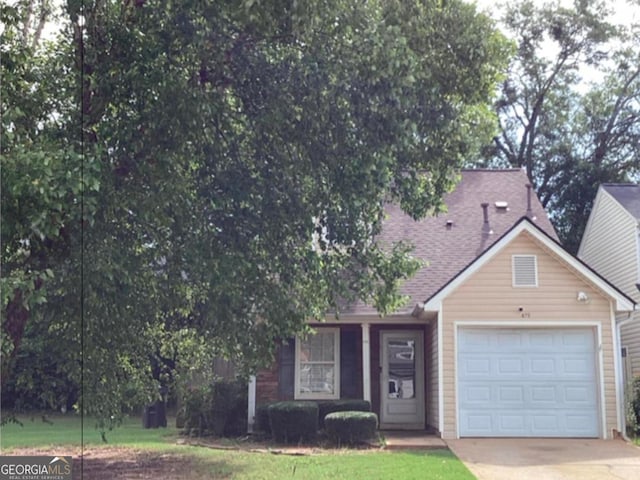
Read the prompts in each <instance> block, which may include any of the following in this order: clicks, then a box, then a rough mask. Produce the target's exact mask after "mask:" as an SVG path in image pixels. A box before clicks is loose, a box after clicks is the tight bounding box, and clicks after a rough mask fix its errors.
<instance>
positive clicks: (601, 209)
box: [578, 189, 640, 302]
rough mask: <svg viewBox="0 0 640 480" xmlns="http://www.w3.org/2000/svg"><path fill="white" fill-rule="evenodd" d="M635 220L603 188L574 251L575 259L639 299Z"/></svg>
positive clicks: (633, 297)
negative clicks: (582, 237)
mask: <svg viewBox="0 0 640 480" xmlns="http://www.w3.org/2000/svg"><path fill="white" fill-rule="evenodd" d="M637 235H638V232H637V226H636V220H635V219H634V218H633V217H632V216H631V215H630V214H629V212H627V210H625V209H624V207H622V205H620V204H619V203H618V202H617V201H616V200H615V199H614V198H613V197H611V195H609V194H608V193H607V192H606V191H604V190H602V189H601V190H600V192H599V194H598V199H597V201H596V204H595V205H594V208H593V212H592V214H591V219H590V221H589V224H588V226H587V229H586V231H585V234H584V240H583V241H582V245H581V246H580V251H579V252H578V256H579V258H580V259H581V260H582V261H583V262H585V263H586V264H587V265H589V266H590V267H591V268H593V269H594V270H595V271H596V272H598V273H599V274H600V275H602V276H603V277H604V278H606V279H607V280H608V281H609V282H611V283H612V284H614V285H615V286H616V287H618V288H619V289H620V290H621V291H623V292H624V293H626V294H627V295H628V296H629V297H631V298H632V299H633V300H634V301H636V302H640V292H638V289H637V288H636V283H637V282H638V240H637V238H636V237H637Z"/></svg>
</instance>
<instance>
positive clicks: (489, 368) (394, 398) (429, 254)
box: [249, 170, 634, 438]
mask: <svg viewBox="0 0 640 480" xmlns="http://www.w3.org/2000/svg"><path fill="white" fill-rule="evenodd" d="M445 203H446V205H447V207H448V211H447V213H445V214H441V215H438V216H434V217H429V218H425V219H423V220H421V221H414V220H413V219H411V218H410V217H409V216H407V215H405V214H404V213H403V212H402V211H401V210H400V209H399V208H398V207H396V206H394V205H389V206H388V208H387V214H388V216H387V219H386V221H385V224H384V226H383V232H382V234H381V236H380V238H379V239H378V241H380V242H392V241H397V240H407V241H409V242H411V243H412V244H413V245H414V247H415V250H414V255H415V256H417V257H419V258H421V259H423V260H424V261H425V262H427V265H426V266H425V267H424V268H422V269H421V270H420V271H419V272H418V273H417V274H416V275H415V276H414V277H412V278H411V279H409V280H407V281H406V282H405V283H404V284H403V286H402V292H403V293H405V294H406V295H407V297H408V299H409V300H408V302H407V303H406V305H405V307H404V308H401V309H399V310H398V311H396V312H395V313H393V314H391V315H387V316H380V315H379V314H378V312H376V311H375V309H373V308H372V307H371V306H369V305H365V304H362V303H357V304H354V305H350V306H348V307H346V308H344V309H343V310H342V311H341V312H340V318H339V320H337V319H336V318H335V316H334V315H327V317H326V320H325V322H323V323H316V324H314V325H313V326H314V329H315V331H316V334H315V335H313V336H310V337H308V338H295V339H290V340H289V341H288V342H285V343H284V344H283V345H282V346H281V347H280V349H279V354H278V356H277V361H276V362H275V363H274V365H272V366H270V367H269V368H265V369H264V370H263V371H261V372H259V373H258V374H257V375H256V377H255V380H254V381H252V382H251V384H250V387H249V404H250V413H249V415H250V416H251V414H252V412H253V409H255V404H256V403H257V404H260V403H265V402H269V401H275V400H288V399H300V400H322V399H338V398H359V399H365V400H369V401H370V402H371V404H372V410H373V411H375V412H376V413H377V414H378V416H379V419H380V427H381V428H382V429H417V430H426V431H432V432H434V433H436V434H438V435H441V436H442V437H443V438H459V437H594V438H595V437H597V438H612V437H613V436H615V432H617V431H620V430H621V428H622V411H621V409H620V405H621V380H620V365H619V362H618V357H617V356H616V355H615V352H616V351H617V344H618V339H617V328H616V325H617V323H616V322H617V320H616V316H617V315H619V314H626V312H628V311H631V310H632V309H633V306H634V304H633V301H632V300H631V299H630V298H628V297H627V296H626V295H624V294H623V293H622V292H620V291H619V290H618V289H616V288H615V287H614V286H612V285H611V284H610V283H609V282H607V281H606V280H605V279H604V278H603V277H601V276H600V275H598V274H597V273H595V272H594V271H593V270H592V269H590V268H589V267H587V266H586V265H585V264H584V263H583V262H581V261H580V260H578V259H577V258H576V257H574V256H572V255H570V254H569V253H567V252H566V251H565V250H564V249H563V248H562V246H561V245H560V244H559V243H558V240H557V237H556V233H555V231H554V229H553V227H552V225H551V223H550V221H549V219H548V217H547V215H546V213H545V211H544V209H543V207H542V205H541V204H540V202H539V201H538V199H537V198H536V196H535V193H534V192H533V191H532V189H531V187H530V185H528V179H527V176H526V174H525V173H524V172H523V171H521V170H465V171H463V172H462V179H461V181H460V183H459V184H458V186H457V188H456V189H455V190H454V191H453V192H451V193H450V194H448V195H447V196H446V197H445Z"/></svg>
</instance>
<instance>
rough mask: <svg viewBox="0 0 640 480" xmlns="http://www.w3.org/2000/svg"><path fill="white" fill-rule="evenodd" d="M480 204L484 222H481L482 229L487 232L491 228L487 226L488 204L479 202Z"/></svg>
mask: <svg viewBox="0 0 640 480" xmlns="http://www.w3.org/2000/svg"><path fill="white" fill-rule="evenodd" d="M480 205H481V206H482V215H483V216H484V223H483V224H482V231H483V232H484V233H489V232H490V231H491V228H490V227H489V204H488V203H481V204H480Z"/></svg>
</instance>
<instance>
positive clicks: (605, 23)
mask: <svg viewBox="0 0 640 480" xmlns="http://www.w3.org/2000/svg"><path fill="white" fill-rule="evenodd" d="M610 13H611V12H610V11H608V10H607V5H606V3H604V2H598V1H577V2H575V5H574V6H573V7H566V6H563V5H561V4H560V3H557V2H556V3H549V4H544V5H541V4H539V3H536V2H532V1H528V0H526V1H518V2H512V3H509V4H508V5H507V8H506V9H505V13H504V18H503V24H504V26H505V28H506V30H507V32H508V34H509V35H511V36H512V38H514V39H515V41H516V42H517V45H518V50H517V54H516V56H515V57H514V58H513V61H512V63H511V66H510V70H509V76H508V78H507V79H506V80H505V81H504V83H503V85H502V88H501V92H500V97H499V98H498V101H497V102H496V111H497V113H498V116H499V120H500V134H499V135H498V136H496V137H495V138H494V142H493V144H492V145H491V147H489V148H487V150H486V151H485V159H486V160H488V161H489V163H493V164H499V165H503V166H504V165H508V166H513V167H520V168H524V169H526V171H527V174H528V175H529V178H530V179H531V182H532V184H533V185H534V186H535V188H536V190H537V193H538V195H539V197H540V199H541V201H542V203H543V205H544V206H545V207H546V208H547V209H548V211H549V212H550V214H551V217H552V220H553V222H554V225H555V227H556V229H557V231H558V234H559V236H560V238H561V239H562V240H563V242H564V244H565V246H567V247H568V248H569V250H571V251H574V252H575V251H576V250H577V248H578V245H579V243H580V238H581V237H582V233H583V231H584V227H585V224H586V220H587V218H588V216H589V211H590V209H591V205H592V202H593V199H594V198H595V193H596V190H597V188H598V185H599V184H600V183H603V182H620V181H630V180H633V179H635V178H636V177H637V173H638V169H639V167H640V156H639V155H640V154H639V151H640V150H639V149H638V145H639V143H640V142H639V140H640V102H639V97H640V76H639V75H640V70H639V68H638V65H640V57H638V52H639V49H638V46H639V45H640V37H639V36H638V31H637V27H634V26H627V27H626V28H621V27H620V26H616V25H614V24H613V23H611V20H610V15H609V14H610Z"/></svg>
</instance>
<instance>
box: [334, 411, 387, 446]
mask: <svg viewBox="0 0 640 480" xmlns="http://www.w3.org/2000/svg"><path fill="white" fill-rule="evenodd" d="M324 426H325V431H326V433H327V436H328V438H329V439H330V440H331V441H333V442H334V443H336V444H338V445H344V444H348V445H353V444H356V443H360V442H364V441H365V440H368V439H370V438H372V437H373V436H375V434H376V430H377V428H378V416H377V415H376V414H375V413H372V412H354V411H352V412H334V413H330V414H328V415H327V416H326V417H325V418H324Z"/></svg>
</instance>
